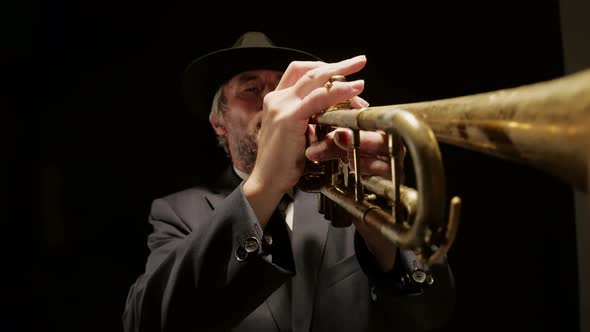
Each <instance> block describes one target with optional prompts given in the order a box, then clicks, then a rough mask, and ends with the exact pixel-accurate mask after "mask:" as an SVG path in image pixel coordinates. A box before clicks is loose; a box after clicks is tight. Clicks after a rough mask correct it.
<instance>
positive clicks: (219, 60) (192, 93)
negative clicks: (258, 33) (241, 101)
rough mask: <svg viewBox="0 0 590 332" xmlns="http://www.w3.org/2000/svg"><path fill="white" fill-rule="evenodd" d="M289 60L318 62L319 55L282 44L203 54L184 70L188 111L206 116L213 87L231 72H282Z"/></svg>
mask: <svg viewBox="0 0 590 332" xmlns="http://www.w3.org/2000/svg"><path fill="white" fill-rule="evenodd" d="M292 61H321V59H320V58H318V57H316V56H314V55H312V54H310V53H307V52H304V51H300V50H296V49H291V48H285V47H247V48H246V47H244V48H228V49H223V50H219V51H215V52H212V53H209V54H207V55H204V56H202V57H200V58H198V59H196V60H194V61H193V62H191V63H190V64H189V65H188V66H187V68H186V69H185V71H184V77H183V94H184V98H185V100H186V102H187V105H188V107H189V109H190V110H191V112H192V113H193V114H195V115H196V116H198V117H199V118H201V117H207V116H208V115H209V112H210V111H211V102H212V100H213V96H214V95H215V92H217V89H219V87H220V86H221V85H222V84H223V83H225V82H226V81H228V80H229V79H231V78H232V77H234V76H235V75H237V74H239V73H241V72H244V71H248V70H257V69H271V70H279V71H284V70H285V69H287V66H288V65H289V63H291V62H292Z"/></svg>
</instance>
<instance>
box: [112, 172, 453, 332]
mask: <svg viewBox="0 0 590 332" xmlns="http://www.w3.org/2000/svg"><path fill="white" fill-rule="evenodd" d="M316 202H317V198H316V194H310V193H304V192H297V194H296V196H295V201H294V203H295V207H294V222H293V224H294V229H293V233H292V239H291V241H289V238H288V235H287V230H286V226H285V223H284V221H282V220H280V219H278V218H279V217H278V215H277V214H275V215H273V217H272V218H271V221H270V222H269V224H268V226H267V230H266V231H267V232H269V233H271V235H272V238H273V241H272V246H271V249H269V250H265V252H264V253H261V254H256V253H254V254H252V255H250V256H248V258H247V259H246V260H245V261H239V260H238V259H237V258H236V251H238V250H240V249H241V248H243V245H244V243H245V241H246V240H247V239H248V238H251V237H256V238H257V239H261V241H262V237H263V233H262V230H261V228H260V226H259V225H258V222H257V221H256V218H255V216H254V213H253V211H252V209H251V207H250V205H249V204H248V202H247V201H246V199H245V197H244V195H243V192H242V186H241V179H240V178H239V177H238V176H237V175H236V174H235V172H234V171H233V170H232V169H231V168H229V169H228V170H227V171H226V172H225V173H224V175H223V176H222V177H221V179H220V180H219V181H218V182H217V184H216V185H215V186H213V187H212V188H203V187H195V188H192V189H188V190H185V191H182V192H179V193H175V194H172V195H169V196H167V197H164V198H161V199H157V200H155V201H154V202H153V204H152V210H151V214H150V218H149V220H150V222H151V224H152V225H153V232H152V233H151V234H150V235H149V238H148V246H149V248H150V250H151V253H150V255H149V257H148V260H147V264H146V269H145V273H144V274H143V275H141V276H140V277H139V278H138V279H137V280H136V282H135V284H134V285H132V287H131V289H130V290H129V294H128V298H127V302H126V307H125V312H124V314H123V324H124V327H125V330H126V331H129V332H130V331H223V330H232V331H310V330H311V331H379V330H386V331H419V330H427V329H430V328H434V327H437V326H439V325H440V324H442V323H444V321H445V320H446V318H447V317H448V316H449V314H450V312H451V311H452V309H453V305H454V298H455V296H454V295H455V290H454V284H453V278H452V273H451V270H450V268H449V266H448V265H447V264H446V263H445V264H443V265H441V266H437V267H435V268H433V275H434V279H435V282H434V284H433V285H432V286H430V287H428V288H426V289H423V290H422V289H410V290H408V289H404V288H403V287H402V288H400V287H395V286H396V285H399V284H398V283H397V281H398V277H399V275H400V273H401V274H403V273H404V268H403V266H404V265H403V264H399V263H398V264H397V266H398V267H396V269H395V270H396V271H394V272H392V273H389V274H380V273H379V272H375V271H377V269H376V266H375V262H374V261H373V258H372V256H371V255H370V254H368V251H367V250H366V247H365V246H364V242H363V241H362V240H359V239H361V238H360V236H358V233H357V232H355V229H354V226H350V227H347V228H336V227H333V226H331V224H330V223H329V222H328V221H326V220H325V219H324V218H323V216H322V215H321V214H319V213H318V212H317V203H316ZM413 257H414V256H412V253H411V252H405V251H401V252H400V255H399V256H398V260H397V261H398V262H401V261H403V260H406V261H410V262H409V263H410V264H411V260H412V259H413ZM414 258H415V257H414Z"/></svg>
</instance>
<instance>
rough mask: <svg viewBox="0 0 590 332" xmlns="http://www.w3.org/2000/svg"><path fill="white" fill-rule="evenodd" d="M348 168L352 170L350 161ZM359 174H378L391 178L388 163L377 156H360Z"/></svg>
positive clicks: (352, 164) (352, 166)
mask: <svg viewBox="0 0 590 332" xmlns="http://www.w3.org/2000/svg"><path fill="white" fill-rule="evenodd" d="M349 164H350V168H351V169H352V170H354V163H353V162H351V163H349ZM360 166H361V174H363V175H380V176H382V177H385V178H391V165H390V163H388V162H386V161H383V160H381V159H377V158H369V157H364V158H360Z"/></svg>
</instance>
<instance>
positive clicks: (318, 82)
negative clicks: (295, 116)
mask: <svg viewBox="0 0 590 332" xmlns="http://www.w3.org/2000/svg"><path fill="white" fill-rule="evenodd" d="M366 63H367V58H366V57H365V56H364V55H359V56H356V57H353V58H350V59H346V60H343V61H340V62H335V63H328V64H325V65H323V66H319V67H317V68H315V69H312V70H309V71H307V72H306V73H305V74H304V75H303V76H301V78H300V79H299V80H298V81H297V83H295V85H294V88H295V93H296V94H297V95H298V96H300V97H301V98H304V97H305V96H307V95H308V94H309V93H311V92H312V91H313V90H315V89H317V88H318V87H321V86H324V84H325V83H326V82H328V81H329V80H330V77H332V76H334V75H344V76H346V75H350V74H353V73H356V72H358V71H360V70H361V69H363V67H364V66H365V64H366ZM335 83H336V82H335Z"/></svg>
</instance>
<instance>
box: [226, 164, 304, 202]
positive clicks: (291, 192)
mask: <svg viewBox="0 0 590 332" xmlns="http://www.w3.org/2000/svg"><path fill="white" fill-rule="evenodd" d="M234 171H235V172H236V174H237V175H238V176H239V177H240V178H241V179H242V180H244V181H246V180H248V178H249V177H250V174H248V173H246V172H244V171H241V170H239V169H237V168H236V166H234ZM287 194H288V195H289V196H291V198H292V199H294V198H295V191H294V190H293V189H291V190H289V191H288V192H287Z"/></svg>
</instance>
